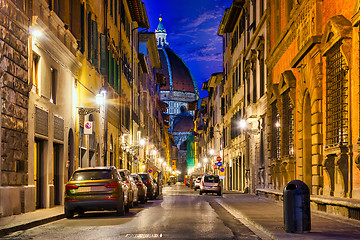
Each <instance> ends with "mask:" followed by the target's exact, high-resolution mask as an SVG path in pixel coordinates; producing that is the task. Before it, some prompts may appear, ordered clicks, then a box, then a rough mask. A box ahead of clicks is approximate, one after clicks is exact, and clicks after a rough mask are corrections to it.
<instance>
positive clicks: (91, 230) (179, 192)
mask: <svg viewBox="0 0 360 240" xmlns="http://www.w3.org/2000/svg"><path fill="white" fill-rule="evenodd" d="M220 198H221V197H218V196H216V195H212V194H208V195H202V196H200V195H199V191H194V190H192V189H189V188H188V187H186V186H183V185H179V184H178V185H172V186H170V187H169V186H166V187H164V190H163V196H162V197H159V199H157V200H152V201H149V202H148V203H146V204H140V205H138V206H137V207H135V208H132V209H130V212H129V213H127V214H126V215H125V216H123V217H119V216H117V215H116V214H115V212H110V211H108V212H87V213H85V214H84V215H83V216H75V218H73V219H62V220H59V221H56V222H52V223H49V224H46V225H42V226H39V227H36V228H33V229H29V230H26V231H18V232H15V233H13V234H11V235H8V236H6V237H5V239H156V238H162V239H259V238H258V237H257V236H256V235H255V234H254V233H253V232H252V231H250V230H249V229H248V228H247V227H245V226H244V225H243V224H241V223H240V222H239V221H238V220H236V219H235V218H234V217H233V216H232V215H231V214H230V213H229V212H227V211H226V210H225V209H224V208H223V207H222V206H221V205H220V204H219V203H218V200H220Z"/></svg>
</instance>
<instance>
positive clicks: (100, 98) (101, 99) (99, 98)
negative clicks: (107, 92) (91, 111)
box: [96, 93, 105, 105]
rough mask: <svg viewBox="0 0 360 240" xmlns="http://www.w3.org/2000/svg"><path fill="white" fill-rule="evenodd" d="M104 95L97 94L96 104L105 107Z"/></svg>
mask: <svg viewBox="0 0 360 240" xmlns="http://www.w3.org/2000/svg"><path fill="white" fill-rule="evenodd" d="M104 100H105V99H104V95H103V94H101V93H99V94H96V103H97V104H99V105H104V102H105V101H104Z"/></svg>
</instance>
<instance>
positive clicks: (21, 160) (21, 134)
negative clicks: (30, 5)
mask: <svg viewBox="0 0 360 240" xmlns="http://www.w3.org/2000/svg"><path fill="white" fill-rule="evenodd" d="M25 3H26V1H22V0H17V1H10V0H0V30H1V31H0V49H1V50H0V84H1V85H0V86H1V101H2V112H1V123H2V124H1V153H2V154H1V172H0V173H1V181H0V182H1V186H21V185H27V181H28V175H27V174H28V173H27V172H28V171H27V169H28V161H27V159H28V158H27V155H28V154H27V153H28V143H27V122H28V120H27V118H28V100H29V94H28V92H29V85H28V70H27V69H28V24H29V19H28V17H27V15H26V12H25V9H26V6H25Z"/></svg>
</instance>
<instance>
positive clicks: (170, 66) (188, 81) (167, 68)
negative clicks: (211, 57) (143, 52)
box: [155, 17, 199, 101]
mask: <svg viewBox="0 0 360 240" xmlns="http://www.w3.org/2000/svg"><path fill="white" fill-rule="evenodd" d="M159 20H160V21H159V25H158V28H157V29H156V30H155V35H156V38H157V44H158V50H159V57H160V61H161V66H162V69H161V70H159V71H158V72H159V73H161V74H162V75H164V77H165V82H166V85H165V86H162V87H161V88H160V91H179V92H189V93H194V98H195V99H191V101H194V100H197V99H198V96H199V92H198V88H197V85H196V82H195V80H194V77H193V76H192V74H191V72H190V70H189V68H188V67H187V65H186V64H185V62H184V61H183V60H182V59H181V57H180V56H179V55H178V54H176V53H175V52H174V51H173V50H172V49H171V48H170V46H169V43H168V42H167V40H166V36H167V33H166V30H165V28H164V26H163V23H162V18H161V17H160V18H159ZM189 100H190V99H189Z"/></svg>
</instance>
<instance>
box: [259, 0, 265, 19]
mask: <svg viewBox="0 0 360 240" xmlns="http://www.w3.org/2000/svg"><path fill="white" fill-rule="evenodd" d="M264 1H265V0H260V17H262V16H263V15H264V11H265V2H264Z"/></svg>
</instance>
